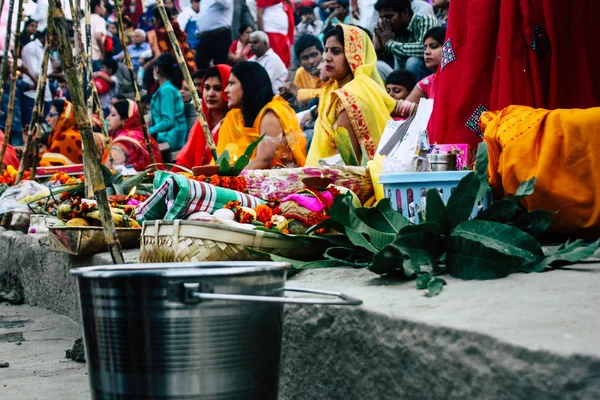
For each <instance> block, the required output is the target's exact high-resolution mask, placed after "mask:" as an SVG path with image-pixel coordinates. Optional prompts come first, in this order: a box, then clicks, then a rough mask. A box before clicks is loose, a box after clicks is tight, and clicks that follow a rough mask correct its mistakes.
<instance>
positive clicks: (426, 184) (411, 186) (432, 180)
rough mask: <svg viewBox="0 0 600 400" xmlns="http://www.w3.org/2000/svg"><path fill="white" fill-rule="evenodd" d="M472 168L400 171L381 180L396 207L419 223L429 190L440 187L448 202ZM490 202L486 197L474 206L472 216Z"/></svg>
mask: <svg viewBox="0 0 600 400" xmlns="http://www.w3.org/2000/svg"><path fill="white" fill-rule="evenodd" d="M469 172H471V171H443V172H406V173H397V174H382V175H381V178H380V179H379V183H381V184H383V190H384V193H385V197H387V198H388V199H390V200H391V202H392V207H393V208H394V209H395V210H397V211H401V212H402V215H404V216H405V217H406V218H409V219H410V221H411V222H414V223H419V214H418V210H422V211H424V210H425V206H426V204H425V196H426V195H427V191H428V190H429V189H433V188H436V189H438V191H439V192H440V197H441V198H442V200H443V201H444V204H446V203H447V202H448V199H449V198H450V194H452V191H453V190H454V188H455V187H456V186H457V185H458V182H460V180H461V179H462V178H464V177H465V176H466V175H467V174H468V173H469ZM489 203H490V196H489V195H488V196H484V198H483V199H482V200H481V201H480V202H479V204H477V205H476V206H475V207H473V214H472V217H474V216H475V215H477V212H478V211H479V210H483V209H485V208H486V207H487V206H488V205H489Z"/></svg>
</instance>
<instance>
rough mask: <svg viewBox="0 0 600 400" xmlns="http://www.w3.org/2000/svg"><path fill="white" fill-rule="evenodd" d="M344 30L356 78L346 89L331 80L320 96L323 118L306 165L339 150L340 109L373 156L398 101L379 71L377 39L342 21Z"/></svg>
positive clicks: (350, 61)
mask: <svg viewBox="0 0 600 400" xmlns="http://www.w3.org/2000/svg"><path fill="white" fill-rule="evenodd" d="M340 26H341V27H342V29H343V31H344V52H345V55H346V61H347V62H348V65H349V66H350V69H351V71H352V73H353V74H354V78H353V79H352V80H351V81H350V82H348V83H347V84H345V85H344V86H343V87H342V88H340V87H339V85H338V82H337V81H335V80H333V79H330V80H329V81H328V82H327V83H326V84H325V86H324V87H323V92H322V93H321V96H320V98H319V118H318V120H317V123H316V124H315V136H314V138H313V141H312V144H311V147H310V150H309V152H308V156H307V159H306V166H315V165H317V163H318V161H319V160H320V159H321V158H327V157H331V156H334V155H335V154H337V153H338V150H337V148H336V145H335V140H334V137H335V135H339V134H341V133H339V132H337V131H336V130H337V126H336V125H337V118H338V115H339V112H338V108H339V107H342V108H343V109H344V110H345V111H346V112H347V113H348V117H349V119H350V122H351V123H352V127H353V128H354V132H355V134H356V136H357V139H358V142H359V143H360V144H361V145H362V146H363V147H364V149H365V150H366V153H367V154H366V156H368V157H369V159H373V157H374V156H375V151H376V150H377V145H378V144H379V140H380V139H381V135H382V133H383V130H384V129H385V126H386V124H387V122H388V120H389V119H390V113H391V112H392V111H393V110H394V108H395V107H396V101H395V100H394V99H393V98H392V97H391V96H390V95H388V94H387V92H386V91H385V87H384V85H383V81H382V80H381V77H380V76H379V72H378V71H377V67H376V63H377V54H376V53H375V48H374V46H373V42H372V41H371V39H370V38H369V36H368V35H367V33H366V32H364V31H363V30H362V29H360V28H358V27H355V26H350V25H345V24H340Z"/></svg>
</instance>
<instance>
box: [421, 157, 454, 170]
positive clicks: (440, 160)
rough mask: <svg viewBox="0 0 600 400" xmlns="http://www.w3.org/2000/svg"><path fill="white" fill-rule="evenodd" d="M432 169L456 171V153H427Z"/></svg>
mask: <svg viewBox="0 0 600 400" xmlns="http://www.w3.org/2000/svg"><path fill="white" fill-rule="evenodd" d="M427 160H428V161H429V165H430V166H431V170H432V171H456V154H451V153H444V154H427Z"/></svg>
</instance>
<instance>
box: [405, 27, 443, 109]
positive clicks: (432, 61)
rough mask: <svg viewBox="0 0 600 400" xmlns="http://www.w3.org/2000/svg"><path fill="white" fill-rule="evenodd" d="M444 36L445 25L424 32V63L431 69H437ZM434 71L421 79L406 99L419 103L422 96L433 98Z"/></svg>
mask: <svg viewBox="0 0 600 400" xmlns="http://www.w3.org/2000/svg"><path fill="white" fill-rule="evenodd" d="M445 38H446V28H445V27H440V26H438V27H435V28H432V29H430V30H428V31H427V33H426V34H425V38H424V42H423V45H424V47H425V65H426V66H427V68H428V69H430V70H432V71H437V69H438V67H439V66H440V63H441V61H442V46H443V44H444V40H445ZM436 74H437V72H436V73H433V74H431V75H429V76H427V77H425V78H423V79H421V80H420V81H419V82H418V83H417V85H416V86H415V88H414V89H413V90H412V91H411V92H410V94H409V95H408V97H407V98H406V101H410V102H413V103H417V104H418V103H419V100H421V99H422V98H425V99H433V96H434V92H435V78H436Z"/></svg>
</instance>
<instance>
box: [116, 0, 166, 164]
mask: <svg viewBox="0 0 600 400" xmlns="http://www.w3.org/2000/svg"><path fill="white" fill-rule="evenodd" d="M115 9H116V10H117V29H118V31H119V40H120V41H121V43H125V29H124V28H123V12H122V11H121V1H120V0H115ZM123 55H124V56H125V65H126V66H127V69H128V70H129V77H130V78H131V82H132V83H133V92H134V94H135V103H136V104H137V109H138V114H139V115H140V120H141V122H142V132H143V133H144V141H145V142H146V150H147V151H148V155H149V156H150V163H151V164H152V165H153V167H154V169H155V170H157V169H158V167H157V165H156V159H155V158H154V153H153V152H152V145H151V144H150V134H149V133H148V126H147V125H146V120H145V119H144V117H143V112H144V105H143V104H142V98H141V96H140V91H139V88H138V85H137V79H136V76H135V72H134V71H133V64H132V63H131V57H130V56H129V50H127V46H123Z"/></svg>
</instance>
